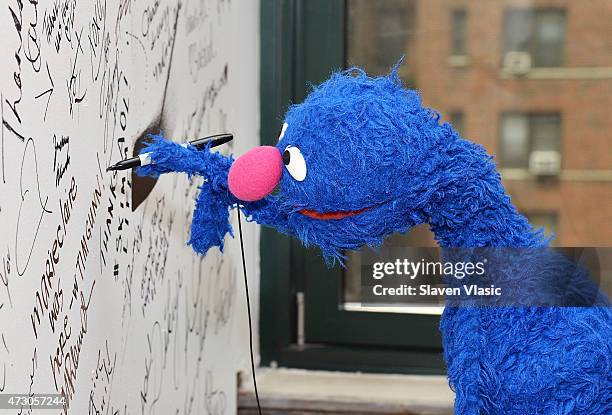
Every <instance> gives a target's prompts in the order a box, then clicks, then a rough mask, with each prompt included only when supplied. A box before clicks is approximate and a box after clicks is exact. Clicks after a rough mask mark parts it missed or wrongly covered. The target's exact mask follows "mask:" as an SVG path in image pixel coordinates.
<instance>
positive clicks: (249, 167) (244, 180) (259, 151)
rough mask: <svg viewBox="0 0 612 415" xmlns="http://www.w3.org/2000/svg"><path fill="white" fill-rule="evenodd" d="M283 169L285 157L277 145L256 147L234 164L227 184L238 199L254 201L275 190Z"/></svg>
mask: <svg viewBox="0 0 612 415" xmlns="http://www.w3.org/2000/svg"><path fill="white" fill-rule="evenodd" d="M282 169H283V158H282V156H281V154H280V151H278V149H277V148H276V147H272V146H261V147H255V148H254V149H252V150H250V151H249V152H247V153H246V154H243V155H242V156H240V157H238V159H237V160H236V161H235V162H234V164H232V167H231V168H230V171H229V174H228V177H227V184H228V186H229V190H230V192H232V194H233V195H234V196H236V197H237V198H238V199H240V200H243V201H245V202H254V201H256V200H260V199H263V198H264V197H266V196H268V195H269V194H270V193H272V191H274V188H275V187H276V185H277V184H278V182H279V181H280V178H281V173H282Z"/></svg>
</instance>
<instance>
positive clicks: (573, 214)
mask: <svg viewBox="0 0 612 415" xmlns="http://www.w3.org/2000/svg"><path fill="white" fill-rule="evenodd" d="M348 13H349V25H348V26H349V27H348V30H349V35H348V36H347V38H348V41H349V42H348V43H349V45H348V60H349V63H354V64H358V65H363V66H365V67H366V68H367V69H368V70H371V71H373V72H378V73H384V72H386V71H388V68H389V66H390V65H392V63H393V61H394V60H395V59H397V56H400V55H401V54H405V55H406V59H407V64H406V65H404V66H403V67H402V77H403V78H404V79H405V80H406V81H407V82H408V83H409V84H411V85H412V86H413V87H416V88H417V89H419V90H420V91H421V92H422V95H423V100H424V102H425V104H426V105H428V106H431V107H433V108H436V109H437V110H439V111H440V112H441V114H442V116H443V118H445V119H447V120H451V121H452V122H453V124H454V125H455V127H456V128H457V129H459V130H460V131H461V133H462V135H463V136H465V137H466V138H469V139H470V140H473V141H476V142H479V143H481V144H483V145H484V146H485V147H486V148H487V150H488V152H489V153H490V154H494V155H495V160H496V163H497V164H498V167H499V169H500V171H501V173H502V177H503V179H504V184H505V186H506V189H507V191H508V192H509V193H510V194H511V196H512V200H513V202H514V203H515V205H516V206H517V208H518V209H519V210H520V211H522V212H523V213H525V214H526V215H527V216H528V217H529V218H530V220H531V221H532V223H534V224H536V225H541V226H545V227H546V228H547V231H553V232H554V233H555V234H556V238H555V239H556V242H555V243H556V244H557V245H561V246H610V245H611V244H612V151H611V150H610V144H611V142H612V24H611V22H612V1H609V0H591V1H588V2H578V1H570V0H531V1H524V0H523V1H519V0H488V1H478V2H475V1H465V0H463V1H462V0H434V1H428V0H412V1H411V0H383V1H375V2H370V1H367V0H349V2H348Z"/></svg>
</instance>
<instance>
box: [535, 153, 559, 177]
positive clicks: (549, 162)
mask: <svg viewBox="0 0 612 415" xmlns="http://www.w3.org/2000/svg"><path fill="white" fill-rule="evenodd" d="M560 171H561V154H559V152H558V151H554V150H547V151H532V152H531V154H530V155H529V172H530V173H531V174H533V175H535V176H556V175H558V174H559V172H560Z"/></svg>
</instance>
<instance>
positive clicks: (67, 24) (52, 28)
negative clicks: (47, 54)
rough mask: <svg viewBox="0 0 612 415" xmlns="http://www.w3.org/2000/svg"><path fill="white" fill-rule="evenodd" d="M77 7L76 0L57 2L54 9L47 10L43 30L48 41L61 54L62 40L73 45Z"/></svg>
mask: <svg viewBox="0 0 612 415" xmlns="http://www.w3.org/2000/svg"><path fill="white" fill-rule="evenodd" d="M76 6H77V1H76V0H64V1H57V0H56V1H55V2H54V3H53V7H51V8H50V9H49V10H45V13H44V15H43V23H42V30H43V34H44V36H45V38H46V40H47V43H50V44H52V45H53V47H54V48H55V51H56V52H57V53H59V51H60V48H61V44H62V40H64V39H65V40H66V41H67V42H68V44H69V45H72V32H73V30H74V15H75V10H76Z"/></svg>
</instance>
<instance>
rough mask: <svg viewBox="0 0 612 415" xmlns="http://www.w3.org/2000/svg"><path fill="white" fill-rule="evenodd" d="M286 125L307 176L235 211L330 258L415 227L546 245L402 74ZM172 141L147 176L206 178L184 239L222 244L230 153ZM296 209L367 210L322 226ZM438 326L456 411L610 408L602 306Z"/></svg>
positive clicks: (457, 317)
mask: <svg viewBox="0 0 612 415" xmlns="http://www.w3.org/2000/svg"><path fill="white" fill-rule="evenodd" d="M285 122H286V123H287V124H288V128H287V129H286V132H285V135H284V138H283V139H282V140H280V141H279V143H278V145H277V148H278V149H279V151H280V152H283V151H284V150H285V148H286V147H287V146H288V145H291V146H294V147H298V148H299V149H300V151H301V153H302V154H303V156H304V159H305V161H306V164H307V168H308V173H307V176H306V178H305V180H304V181H301V182H298V181H296V180H294V179H293V177H292V176H291V175H290V174H289V172H288V171H287V170H284V171H283V175H282V178H281V182H280V185H279V191H278V192H276V193H275V194H273V195H271V196H268V197H267V198H265V199H263V200H261V201H258V202H252V203H243V202H240V207H241V208H242V209H243V210H244V212H245V213H246V214H247V215H248V217H249V219H250V220H253V221H256V222H257V223H260V224H262V225H266V226H270V227H273V228H275V229H277V230H278V231H280V232H283V233H286V234H289V235H293V236H296V237H297V238H299V239H300V240H301V241H302V242H303V243H304V244H305V245H307V246H309V245H314V246H318V247H319V248H321V250H322V252H323V254H324V257H325V258H326V259H327V260H328V261H329V262H330V263H331V262H334V261H336V260H341V259H342V251H343V250H346V249H358V248H360V247H362V246H364V245H368V246H373V247H376V246H379V245H380V244H381V243H382V242H383V240H384V239H385V237H387V236H389V235H390V234H392V233H394V232H406V231H408V230H409V229H410V228H412V227H413V226H414V225H416V224H420V223H427V224H429V226H430V227H431V229H432V230H433V232H434V233H435V237H436V240H437V241H438V242H439V244H440V246H442V247H516V248H520V247H544V246H546V245H547V243H548V241H547V240H546V239H545V238H544V237H543V235H542V233H541V231H537V230H534V229H533V228H532V227H531V225H530V224H529V223H528V221H527V220H526V219H525V217H524V216H522V215H521V214H519V213H518V212H517V210H516V209H515V207H514V206H513V205H512V203H511V201H510V197H509V196H508V195H506V193H505V190H504V188H503V186H502V183H501V179H500V175H499V174H498V173H497V171H496V169H495V164H494V162H493V160H492V158H491V157H490V156H489V155H487V154H486V152H485V150H484V148H483V147H482V146H480V145H477V144H474V143H472V142H470V141H467V140H465V139H463V138H462V137H460V135H459V134H458V133H457V132H456V131H454V130H453V128H452V127H451V125H449V124H447V123H441V122H440V117H439V115H438V114H437V113H436V112H435V111H433V110H431V109H428V108H425V107H423V105H422V103H421V98H420V96H419V94H418V92H416V91H412V90H407V89H405V88H403V86H402V84H401V81H400V79H399V77H398V75H397V67H396V68H394V69H393V71H392V72H391V74H390V75H389V76H386V77H369V76H368V75H367V74H366V73H365V72H363V71H362V70H360V69H357V68H353V69H350V70H347V71H343V72H339V73H335V74H333V75H332V76H331V78H330V79H329V80H327V81H326V82H324V83H322V84H321V85H319V86H317V87H315V88H314V89H313V91H312V92H311V93H310V95H309V96H308V97H307V99H306V100H305V101H304V102H303V103H302V104H299V105H294V106H292V107H290V109H289V111H288V112H287V114H286V117H285ZM179 147H180V146H178V147H177V146H176V145H173V144H170V143H166V142H164V141H163V140H157V141H156V142H155V143H154V144H153V145H152V146H151V147H149V148H148V149H147V150H146V151H153V152H154V153H155V156H154V160H155V162H156V164H155V165H153V166H150V167H148V168H145V169H143V170H142V172H143V173H145V174H151V173H161V172H166V171H184V172H186V173H188V174H202V175H203V176H205V177H206V178H207V180H208V182H207V184H205V186H207V185H209V183H211V184H212V186H211V187H210V189H209V188H208V187H206V188H204V189H206V191H204V189H203V191H202V195H204V196H202V195H201V196H200V197H199V198H198V209H197V210H199V211H200V213H198V214H197V215H195V216H194V217H195V218H196V219H194V225H193V227H192V238H191V243H192V245H193V246H194V248H197V249H196V250H198V252H201V253H204V252H205V251H206V249H208V248H210V247H211V246H215V245H220V244H221V241H222V236H223V235H224V234H225V233H226V232H228V231H229V229H230V228H229V224H228V223H227V209H229V208H231V207H236V206H238V201H237V200H235V199H233V197H232V196H231V195H230V194H229V193H228V191H227V184H226V182H227V171H228V169H229V167H230V165H231V159H225V158H223V157H222V156H220V155H213V153H210V151H208V150H206V151H201V152H198V151H195V150H192V151H191V150H189V149H183V148H182V147H180V148H179ZM207 166H210V167H207ZM214 198H218V199H219V201H218V202H215V201H211V200H210V199H214ZM302 209H309V210H316V211H318V212H322V213H324V212H338V211H356V210H362V209H366V210H364V211H362V212H361V213H359V214H356V215H354V216H349V217H346V218H343V219H335V220H321V219H315V218H312V217H308V216H306V215H304V214H302V213H300V210H302ZM196 220H197V223H196ZM201 227H211V230H209V231H206V230H202V229H201ZM200 239H201V241H200ZM195 240H198V242H196V241H195ZM526 269H529V268H526ZM515 278H517V281H518V279H519V278H521V279H525V278H527V279H529V278H530V276H529V275H526V274H525V273H522V274H521V273H519V274H518V275H516V276H515ZM440 329H441V331H442V335H443V345H444V356H445V359H446V362H447V365H448V377H449V383H450V385H451V387H452V388H453V389H454V391H455V392H456V401H455V414H456V415H482V414H487V415H497V414H499V415H501V414H504V415H538V414H541V415H562V414H563V415H566V414H576V415H581V414H584V415H586V414H589V415H604V414H612V312H611V309H610V308H609V307H589V308H586V307H584V308H579V307H564V308H560V307H484V308H478V307H446V309H445V311H444V314H443V316H442V321H441V325H440Z"/></svg>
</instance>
